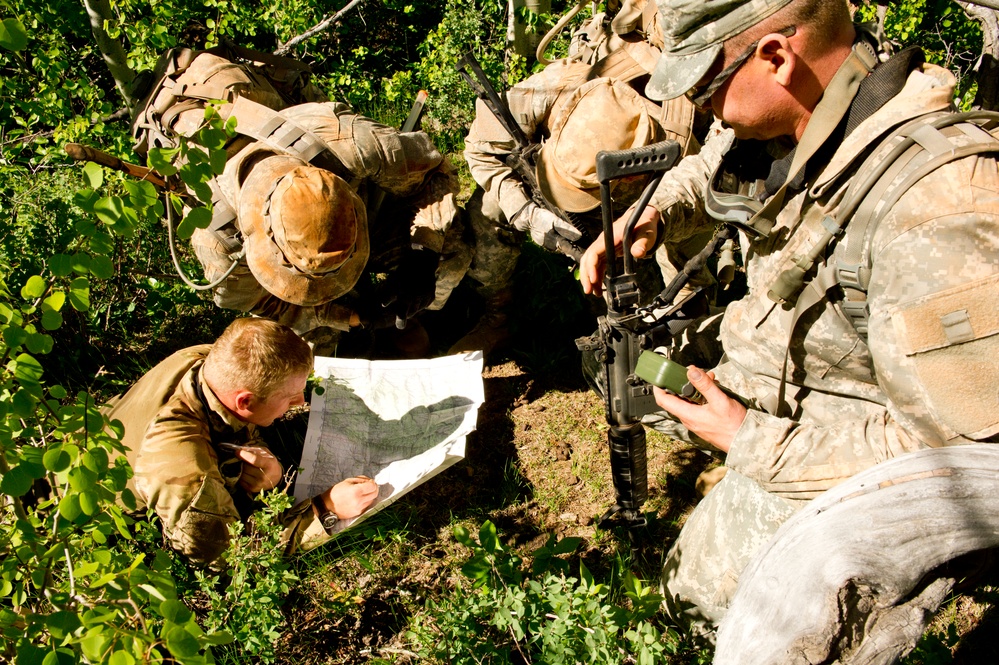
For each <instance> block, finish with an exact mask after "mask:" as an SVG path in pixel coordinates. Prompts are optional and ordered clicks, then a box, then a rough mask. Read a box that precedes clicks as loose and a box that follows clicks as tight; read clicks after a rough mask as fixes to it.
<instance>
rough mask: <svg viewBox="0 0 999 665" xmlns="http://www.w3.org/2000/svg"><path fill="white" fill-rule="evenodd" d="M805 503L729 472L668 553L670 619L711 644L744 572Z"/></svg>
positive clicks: (665, 571)
mask: <svg viewBox="0 0 999 665" xmlns="http://www.w3.org/2000/svg"><path fill="white" fill-rule="evenodd" d="M801 505H803V503H802V502H794V501H789V500H786V499H782V498H780V497H779V496H776V495H774V494H770V493H768V492H766V491H764V490H763V488H762V487H760V486H759V485H757V484H756V483H755V482H753V481H752V480H749V479H748V478H746V477H745V476H742V475H740V474H739V473H738V472H736V471H733V470H732V469H728V472H727V473H726V474H725V477H724V478H723V479H722V480H721V482H719V483H718V484H717V485H716V486H715V487H714V489H712V490H711V491H710V492H709V493H708V495H707V496H706V497H705V498H704V499H703V500H702V501H701V502H700V503H699V504H698V505H697V507H696V508H695V509H694V511H693V512H692V513H691V514H690V516H689V517H688V518H687V521H686V523H685V524H684V525H683V529H682V530H681V531H680V536H679V537H678V538H677V539H676V542H675V543H673V547H671V548H670V550H669V552H668V553H667V555H666V562H665V564H664V566H663V573H662V593H663V597H664V598H665V603H664V605H665V609H666V612H667V614H669V616H670V618H671V619H673V620H674V621H675V622H676V624H677V625H679V626H681V627H685V628H687V629H688V630H689V632H690V633H691V634H692V635H695V636H698V637H700V638H702V639H704V640H706V641H708V642H713V641H714V632H715V630H716V629H717V627H718V624H719V622H720V621H721V620H722V618H723V617H724V616H725V612H726V610H728V607H729V605H730V604H731V602H732V598H733V596H734V595H735V590H736V587H737V586H738V583H739V576H740V575H741V574H742V571H743V570H744V569H745V568H746V566H747V565H749V563H750V562H751V561H752V560H753V557H754V556H755V554H756V553H757V552H758V551H759V550H760V548H761V547H762V546H763V545H765V544H766V543H767V542H768V541H769V540H770V538H772V537H773V535H774V534H775V533H776V532H777V529H779V528H780V526H781V525H782V524H783V523H784V522H785V521H787V520H788V518H790V517H791V516H792V515H793V514H794V513H795V512H797V510H798V508H799V507H800V506H801Z"/></svg>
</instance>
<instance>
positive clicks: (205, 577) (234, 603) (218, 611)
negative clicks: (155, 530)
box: [196, 489, 299, 663]
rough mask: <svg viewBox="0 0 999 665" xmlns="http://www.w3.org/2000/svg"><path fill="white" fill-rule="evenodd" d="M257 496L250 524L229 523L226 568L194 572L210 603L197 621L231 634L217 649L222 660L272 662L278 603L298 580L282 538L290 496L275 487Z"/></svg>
mask: <svg viewBox="0 0 999 665" xmlns="http://www.w3.org/2000/svg"><path fill="white" fill-rule="evenodd" d="M259 499H260V500H261V501H263V503H264V507H263V508H261V509H260V510H258V511H256V512H255V513H254V514H253V516H252V517H251V518H250V525H249V528H244V526H243V525H242V524H241V523H238V522H237V523H234V524H231V525H230V527H229V531H230V535H231V536H232V540H231V541H230V543H229V548H228V549H227V550H226V552H225V561H226V566H227V569H226V572H225V573H223V574H214V575H213V574H210V573H206V572H204V571H197V572H196V579H197V584H198V586H199V588H200V591H201V593H202V594H203V595H204V596H205V597H206V598H207V600H208V604H209V609H208V611H207V612H206V614H205V616H204V617H203V618H202V625H203V626H204V627H205V628H206V629H207V630H209V631H220V632H221V631H225V632H227V633H229V634H231V635H232V636H233V642H232V644H230V645H228V646H226V647H224V648H222V649H221V651H220V652H219V653H218V657H219V660H220V661H221V662H234V663H242V662H246V660H247V659H252V660H253V662H259V663H272V662H274V660H275V658H276V656H277V650H276V647H277V642H278V639H279V638H280V637H281V632H280V629H281V627H282V625H283V624H284V621H285V619H284V614H283V613H282V612H281V605H282V604H283V603H284V600H285V598H286V597H287V595H288V593H289V591H290V590H291V586H292V585H293V584H294V583H295V582H298V581H299V578H298V576H297V575H295V573H294V572H293V570H292V569H291V562H290V561H289V560H288V559H287V558H286V557H285V556H284V547H283V546H282V544H281V532H282V531H283V527H282V525H281V514H282V513H283V512H284V511H285V510H286V509H288V508H290V507H291V505H292V498H291V497H290V496H289V495H288V494H287V493H286V492H284V491H282V490H280V489H276V490H273V491H271V492H264V493H262V494H261V495H260V497H259Z"/></svg>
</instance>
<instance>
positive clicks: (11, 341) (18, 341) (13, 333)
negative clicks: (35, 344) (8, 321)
mask: <svg viewBox="0 0 999 665" xmlns="http://www.w3.org/2000/svg"><path fill="white" fill-rule="evenodd" d="M27 339H28V333H27V332H25V330H24V328H20V327H18V326H7V327H6V328H4V330H3V341H4V343H5V344H7V347H8V348H11V349H16V348H17V347H19V346H21V345H22V344H24V342H25V341H27Z"/></svg>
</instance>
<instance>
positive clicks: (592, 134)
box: [537, 77, 661, 212]
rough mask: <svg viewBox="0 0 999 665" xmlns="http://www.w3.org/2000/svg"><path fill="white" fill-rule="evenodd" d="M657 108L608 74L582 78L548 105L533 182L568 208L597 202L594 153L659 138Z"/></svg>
mask: <svg viewBox="0 0 999 665" xmlns="http://www.w3.org/2000/svg"><path fill="white" fill-rule="evenodd" d="M660 112H661V109H660V107H659V106H657V105H656V104H653V103H652V102H650V101H649V100H647V99H645V98H643V97H642V96H641V95H639V94H638V93H637V92H636V91H635V90H634V89H633V88H632V87H631V86H629V85H628V84H626V83H623V82H621V81H618V80H616V79H614V78H612V77H606V78H597V79H593V80H592V81H587V82H586V83H584V84H583V85H581V86H580V87H578V88H576V89H575V90H574V91H573V92H572V94H570V95H568V96H566V98H565V99H564V101H561V102H560V103H558V104H556V106H555V107H554V108H553V109H552V115H553V117H554V118H555V121H554V123H553V124H552V133H551V137H550V138H549V139H548V141H546V142H545V144H544V145H543V146H542V148H541V152H539V153H538V165H537V175H538V185H539V186H540V187H541V191H542V192H543V193H544V195H545V198H547V199H548V200H549V201H551V202H552V203H554V204H555V205H557V206H558V207H560V208H562V209H563V210H566V211H568V212H587V211H589V210H593V209H594V208H596V207H597V206H599V205H600V182H599V181H598V180H597V165H596V157H597V153H598V152H600V151H601V150H627V149H629V148H639V147H642V146H645V145H649V144H651V143H655V142H656V140H658V126H657V124H656V122H655V120H654V118H657V117H658V116H659V113H660Z"/></svg>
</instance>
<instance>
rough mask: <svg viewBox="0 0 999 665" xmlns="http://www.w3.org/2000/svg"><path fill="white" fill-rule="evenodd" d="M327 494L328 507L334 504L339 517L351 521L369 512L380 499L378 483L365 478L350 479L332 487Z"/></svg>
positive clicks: (334, 509) (334, 510)
mask: <svg viewBox="0 0 999 665" xmlns="http://www.w3.org/2000/svg"><path fill="white" fill-rule="evenodd" d="M327 494H328V495H329V496H328V499H329V500H328V501H326V505H327V506H329V505H331V504H332V506H333V512H335V513H336V516H337V517H339V518H340V519H342V520H349V519H351V518H352V517H357V516H358V515H360V514H361V513H363V512H364V511H365V510H367V509H368V507H370V506H371V504H372V503H374V501H375V499H377V498H378V483H376V482H375V481H374V480H372V479H371V478H366V477H364V476H358V477H356V478H348V479H347V480H341V481H340V482H338V483H337V484H336V485H334V486H333V487H331V488H330V489H329V492H327ZM325 499H326V497H324V500H325Z"/></svg>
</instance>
